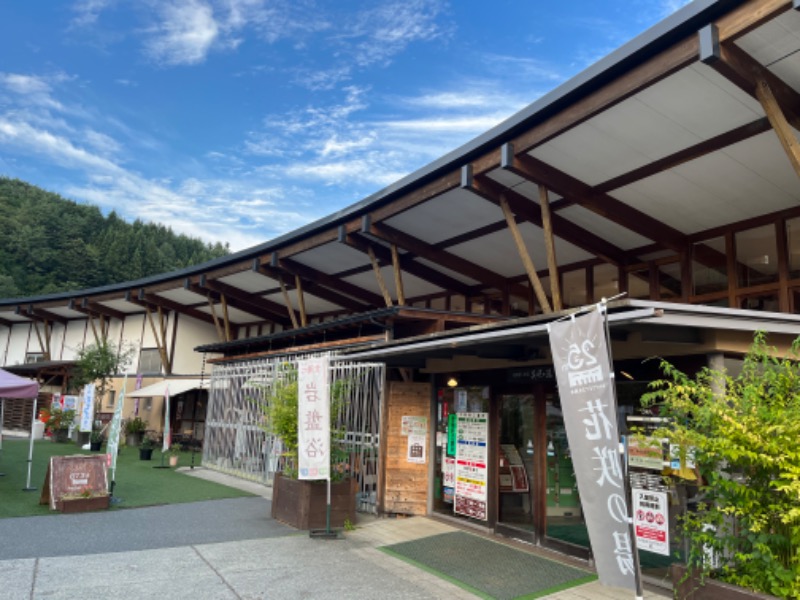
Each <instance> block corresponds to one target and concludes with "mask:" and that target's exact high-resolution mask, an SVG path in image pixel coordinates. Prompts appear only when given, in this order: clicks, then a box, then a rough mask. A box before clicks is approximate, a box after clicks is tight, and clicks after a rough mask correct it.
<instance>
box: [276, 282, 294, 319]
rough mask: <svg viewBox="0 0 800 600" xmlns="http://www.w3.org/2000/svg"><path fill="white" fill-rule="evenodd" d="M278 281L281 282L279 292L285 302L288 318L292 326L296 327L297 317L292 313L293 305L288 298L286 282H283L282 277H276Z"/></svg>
mask: <svg viewBox="0 0 800 600" xmlns="http://www.w3.org/2000/svg"><path fill="white" fill-rule="evenodd" d="M278 283H280V284H281V293H282V294H283V301H284V302H285V303H286V310H287V311H289V318H290V319H291V320H292V327H293V328H294V329H297V328H298V326H297V317H296V316H295V315H294V307H293V306H292V303H291V301H290V300H289V292H288V291H286V284H285V283H284V282H283V277H279V278H278Z"/></svg>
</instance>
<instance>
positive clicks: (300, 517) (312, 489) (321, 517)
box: [272, 474, 356, 529]
mask: <svg viewBox="0 0 800 600" xmlns="http://www.w3.org/2000/svg"><path fill="white" fill-rule="evenodd" d="M354 481H355V480H353V479H349V480H347V481H341V482H338V483H332V484H331V527H337V528H341V527H344V523H345V521H347V520H349V521H350V522H351V523H355V520H356V492H355V485H354ZM326 505H327V483H326V482H324V481H301V480H299V479H291V478H289V477H284V476H283V475H279V474H276V475H275V481H274V482H273V484H272V518H273V519H276V520H278V521H281V522H283V523H286V524H287V525H291V526H292V527H295V528H297V529H324V528H325V513H326Z"/></svg>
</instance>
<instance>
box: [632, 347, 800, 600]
mask: <svg viewBox="0 0 800 600" xmlns="http://www.w3.org/2000/svg"><path fill="white" fill-rule="evenodd" d="M775 354H776V352H775V350H774V348H770V347H768V346H767V344H766V337H765V334H764V333H763V332H757V333H756V334H755V337H754V342H753V345H752V347H751V348H750V351H749V352H748V354H747V356H746V357H745V359H744V364H743V367H742V371H741V373H740V374H739V375H738V376H736V377H732V376H729V375H727V374H726V373H724V372H719V371H715V370H712V369H708V368H705V369H703V370H702V371H701V372H700V373H698V374H697V375H696V376H695V377H694V378H691V377H688V376H687V375H685V374H684V373H682V372H680V371H679V370H677V369H676V368H674V367H673V366H672V365H670V364H669V363H667V362H666V361H662V364H661V367H662V370H663V372H664V374H665V379H663V380H660V381H655V382H653V383H652V384H651V387H652V389H653V391H652V392H650V393H648V394H646V395H645V396H644V398H643V401H644V403H645V404H646V405H650V406H658V407H659V409H660V414H661V415H662V416H666V417H668V418H669V425H668V426H667V427H664V428H662V429H661V430H659V431H657V432H655V435H657V436H662V437H666V438H668V439H669V440H670V442H672V443H675V444H679V445H680V446H681V447H682V448H683V449H684V451H685V450H687V449H690V448H693V449H694V451H695V459H696V462H697V466H698V468H699V470H700V475H701V476H702V481H701V487H700V494H701V496H700V497H701V502H700V503H699V504H698V507H697V510H696V511H695V512H688V513H687V514H686V515H685V516H684V517H683V518H682V519H681V522H680V525H681V529H682V532H683V534H684V535H685V536H686V537H687V539H688V541H689V547H690V553H689V556H688V561H687V562H688V563H689V565H690V566H692V567H695V568H697V569H699V570H701V571H702V572H703V573H704V574H705V575H711V576H713V577H717V578H719V579H722V580H724V581H727V582H729V583H733V584H735V585H739V586H742V587H745V588H749V589H753V590H757V591H760V592H763V593H768V594H772V595H775V596H778V597H780V598H800V443H799V442H800V368H799V366H798V362H797V361H798V359H800V338H798V339H797V340H795V342H794V344H792V348H791V353H790V356H789V357H788V358H783V359H781V358H776V357H775ZM712 555H713V556H715V557H716V558H717V559H718V560H717V561H712V560H710V557H711V556H712ZM717 563H718V564H717Z"/></svg>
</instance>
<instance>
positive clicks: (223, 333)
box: [206, 292, 230, 342]
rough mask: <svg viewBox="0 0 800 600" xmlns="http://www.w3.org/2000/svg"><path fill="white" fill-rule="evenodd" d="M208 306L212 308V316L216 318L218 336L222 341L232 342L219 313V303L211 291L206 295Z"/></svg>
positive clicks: (215, 324) (215, 326) (215, 325)
mask: <svg viewBox="0 0 800 600" xmlns="http://www.w3.org/2000/svg"><path fill="white" fill-rule="evenodd" d="M206 300H208V306H209V308H210V309H211V316H212V317H213V318H214V328H215V329H216V330H217V337H218V338H219V341H220V342H230V340H229V339H228V335H227V330H226V329H225V327H223V326H222V323H221V322H220V318H219V315H217V303H216V301H215V299H214V297H213V296H212V294H211V292H209V293H208V294H207V295H206Z"/></svg>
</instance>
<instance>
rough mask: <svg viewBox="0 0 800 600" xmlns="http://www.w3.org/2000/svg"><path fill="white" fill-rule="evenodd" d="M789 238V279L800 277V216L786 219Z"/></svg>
mask: <svg viewBox="0 0 800 600" xmlns="http://www.w3.org/2000/svg"><path fill="white" fill-rule="evenodd" d="M786 239H787V240H789V279H798V278H800V217H798V218H796V219H789V220H788V221H786Z"/></svg>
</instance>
